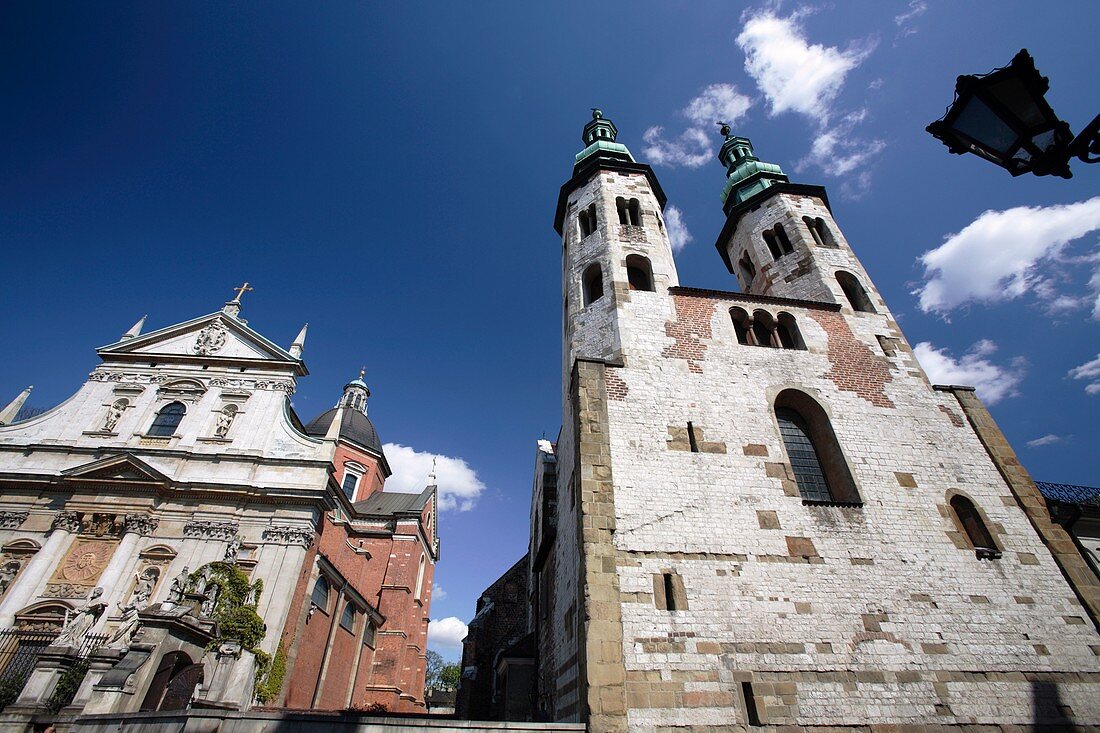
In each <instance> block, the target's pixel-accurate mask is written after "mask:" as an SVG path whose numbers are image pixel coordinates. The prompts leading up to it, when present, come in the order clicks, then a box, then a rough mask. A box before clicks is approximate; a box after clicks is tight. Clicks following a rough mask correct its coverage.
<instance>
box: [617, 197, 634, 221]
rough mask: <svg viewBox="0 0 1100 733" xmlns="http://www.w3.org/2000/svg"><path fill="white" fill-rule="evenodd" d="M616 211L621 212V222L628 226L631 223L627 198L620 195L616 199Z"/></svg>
mask: <svg viewBox="0 0 1100 733" xmlns="http://www.w3.org/2000/svg"><path fill="white" fill-rule="evenodd" d="M615 211H616V212H617V213H618V214H619V223H620V224H622V225H623V226H626V225H627V224H629V223H630V214H628V213H627V210H626V199H624V198H623V197H622V196H619V197H618V198H617V199H615Z"/></svg>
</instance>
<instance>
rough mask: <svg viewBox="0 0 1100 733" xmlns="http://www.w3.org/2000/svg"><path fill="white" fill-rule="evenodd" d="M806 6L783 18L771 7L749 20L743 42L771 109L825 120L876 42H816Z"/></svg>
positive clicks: (747, 64) (747, 65) (740, 38)
mask: <svg viewBox="0 0 1100 733" xmlns="http://www.w3.org/2000/svg"><path fill="white" fill-rule="evenodd" d="M806 12H807V11H805V10H800V11H797V12H795V13H794V14H792V15H790V16H788V17H786V18H780V17H778V16H777V15H776V14H775V13H774V12H773V11H771V10H762V11H758V12H756V13H755V14H751V15H748V16H747V18H745V19H743V21H742V22H743V30H742V31H741V34H740V35H739V36H737V45H738V46H740V47H741V50H742V51H744V52H745V71H746V72H748V74H749V76H751V77H752V78H753V80H754V81H755V82H756V85H757V86H758V87H759V88H760V91H761V92H763V93H764V97H765V98H766V99H767V100H768V104H769V105H770V108H771V114H772V115H773V116H774V115H777V114H780V113H781V112H798V113H800V114H803V115H806V116H807V117H810V118H813V119H815V120H818V121H819V122H820V123H822V124H824V122H825V121H826V120H827V119H828V117H829V113H830V109H829V108H830V105H831V104H832V102H833V100H834V99H836V96H837V95H838V94H839V93H840V90H841V88H842V87H843V86H844V77H845V76H847V75H848V72H850V71H851V70H852V69H854V68H856V67H857V66H859V65H860V64H861V63H862V62H863V60H864V59H866V58H867V56H868V54H870V52H871V51H872V50H873V45H872V44H862V47H860V46H852V47H849V48H848V49H847V50H844V51H842V50H840V49H838V48H836V47H833V46H823V45H821V44H819V43H810V42H809V41H808V40H807V39H806V35H805V32H804V30H803V28H802V25H801V23H800V20H801V18H802V16H804V15H805V14H806Z"/></svg>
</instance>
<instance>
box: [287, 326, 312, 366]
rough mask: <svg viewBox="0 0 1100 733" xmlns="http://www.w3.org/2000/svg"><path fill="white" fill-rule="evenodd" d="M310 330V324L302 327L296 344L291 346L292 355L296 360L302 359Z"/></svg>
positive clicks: (295, 341)
mask: <svg viewBox="0 0 1100 733" xmlns="http://www.w3.org/2000/svg"><path fill="white" fill-rule="evenodd" d="M308 330H309V324H308V323H307V324H306V325H304V326H302V330H301V331H299V332H298V337H297V338H295V339H294V343H292V344H291V345H290V355H291V356H293V357H294V358H295V359H301V358H302V350H303V349H305V347H306V331H308Z"/></svg>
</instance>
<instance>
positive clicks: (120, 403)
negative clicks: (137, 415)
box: [103, 400, 126, 432]
mask: <svg viewBox="0 0 1100 733" xmlns="http://www.w3.org/2000/svg"><path fill="white" fill-rule="evenodd" d="M125 409H126V400H116V401H115V403H114V404H113V405H111V406H110V407H108V408H107V417H106V419H104V421H103V429H104V430H106V431H107V432H113V431H114V429H115V425H118V421H119V419H121V418H122V412H123V411H124V410H125Z"/></svg>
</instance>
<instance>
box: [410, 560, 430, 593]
mask: <svg viewBox="0 0 1100 733" xmlns="http://www.w3.org/2000/svg"><path fill="white" fill-rule="evenodd" d="M426 567H427V562H426V560H425V558H424V556H423V555H421V556H420V568H419V569H418V570H417V571H416V595H414V596H413V598H416V599H417V600H420V599H421V598H422V597H423V595H422V594H423V593H424V570H425V568H426Z"/></svg>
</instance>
